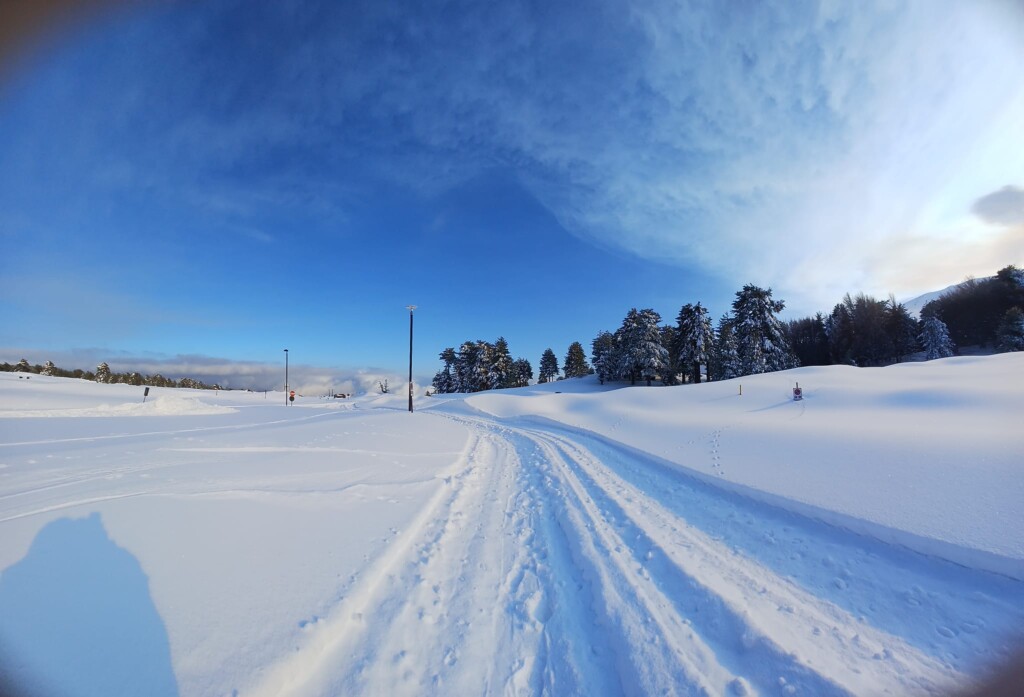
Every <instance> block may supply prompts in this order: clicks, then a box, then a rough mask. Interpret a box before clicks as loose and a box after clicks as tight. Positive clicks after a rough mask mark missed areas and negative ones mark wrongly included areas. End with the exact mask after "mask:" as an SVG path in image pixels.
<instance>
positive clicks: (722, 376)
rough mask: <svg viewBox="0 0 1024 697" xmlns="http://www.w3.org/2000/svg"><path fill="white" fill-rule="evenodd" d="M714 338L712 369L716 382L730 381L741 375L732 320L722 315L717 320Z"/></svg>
mask: <svg viewBox="0 0 1024 697" xmlns="http://www.w3.org/2000/svg"><path fill="white" fill-rule="evenodd" d="M716 334H717V336H716V338H715V353H714V362H713V365H714V369H713V370H712V372H713V373H714V375H715V379H716V380H731V379H732V378H738V377H739V376H740V375H742V374H743V373H742V366H741V365H740V355H739V352H738V351H737V350H736V333H735V331H734V330H733V326H732V318H731V317H730V316H729V315H727V314H726V315H722V317H721V319H719V320H718V330H717V332H716Z"/></svg>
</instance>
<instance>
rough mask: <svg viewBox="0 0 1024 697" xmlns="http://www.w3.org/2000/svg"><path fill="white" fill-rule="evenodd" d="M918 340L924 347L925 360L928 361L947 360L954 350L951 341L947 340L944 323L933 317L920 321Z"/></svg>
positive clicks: (947, 331)
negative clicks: (934, 359) (935, 359)
mask: <svg viewBox="0 0 1024 697" xmlns="http://www.w3.org/2000/svg"><path fill="white" fill-rule="evenodd" d="M918 338H919V339H920V340H921V346H922V347H924V357H925V360H928V361H930V360H932V359H933V358H948V357H949V356H952V355H953V353H954V351H955V350H956V347H955V346H954V345H953V340H952V339H950V338H949V329H948V328H947V327H946V323H945V322H943V321H942V320H941V319H939V318H938V317H937V316H935V315H930V316H928V317H925V318H924V319H923V320H921V335H920V337H918Z"/></svg>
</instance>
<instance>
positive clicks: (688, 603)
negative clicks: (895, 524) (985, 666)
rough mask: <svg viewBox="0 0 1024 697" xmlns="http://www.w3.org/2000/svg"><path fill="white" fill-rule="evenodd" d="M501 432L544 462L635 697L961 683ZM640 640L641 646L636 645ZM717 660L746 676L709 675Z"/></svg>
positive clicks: (896, 642)
mask: <svg viewBox="0 0 1024 697" xmlns="http://www.w3.org/2000/svg"><path fill="white" fill-rule="evenodd" d="M482 423H484V424H486V423H488V422H486V421H484V422H482ZM503 430H505V431H507V432H508V433H511V434H514V436H515V437H518V438H523V439H527V440H529V441H532V442H533V443H535V444H536V445H537V446H538V447H540V448H541V449H542V450H544V451H545V452H546V457H545V458H544V459H545V460H546V464H545V465H543V466H544V467H546V468H547V470H548V472H549V473H551V477H552V479H554V480H556V481H557V482H558V483H559V484H560V485H561V491H555V492H554V493H556V495H558V496H561V497H562V498H564V499H565V506H564V514H565V515H566V517H567V518H569V519H571V521H572V524H573V527H574V528H575V531H576V533H577V534H578V535H579V536H580V538H581V540H584V541H582V542H581V547H585V546H587V542H586V541H585V538H586V537H590V538H591V539H590V543H589V544H590V545H592V546H591V548H590V550H589V553H588V554H585V555H583V556H584V557H589V562H588V563H589V564H590V566H591V567H592V570H593V572H594V573H595V574H596V575H598V576H599V577H601V578H602V584H603V586H604V587H605V592H606V593H607V597H608V598H609V599H611V600H612V605H613V606H614V609H613V612H615V613H617V614H618V617H617V618H616V619H617V621H618V623H619V629H620V630H621V631H622V632H623V633H624V634H627V635H631V639H632V641H628V642H627V643H628V644H629V645H628V646H624V648H625V651H626V652H627V653H629V654H630V661H632V662H633V663H634V665H636V666H641V667H642V668H638V670H639V671H640V673H639V679H640V680H641V682H644V681H648V682H645V683H644V689H643V691H644V692H647V693H650V692H653V691H661V690H663V689H665V690H668V691H675V690H677V689H678V688H679V685H678V684H670V685H667V686H666V685H663V684H662V681H663V679H664V676H665V675H666V674H673V672H674V674H675V675H678V674H680V673H681V674H682V675H685V676H686V678H687V679H688V680H690V681H691V689H692V687H695V686H699V687H700V689H701V690H703V691H707V692H708V693H710V694H724V693H726V692H727V691H731V692H733V693H736V694H749V693H751V692H753V691H754V690H756V689H759V690H764V691H765V692H779V691H780V690H781V691H782V692H783V693H790V694H791V693H793V692H795V691H797V690H799V691H801V692H804V693H810V694H848V693H850V694H866V693H870V694H884V693H887V692H890V691H896V692H898V693H900V694H907V693H922V692H923V693H937V692H941V691H943V690H944V689H947V688H948V687H949V686H950V685H951V684H954V683H956V682H959V681H961V680H962V676H960V675H959V674H958V673H957V672H956V671H954V670H952V669H951V668H949V667H948V666H946V665H943V664H942V663H941V662H939V661H937V660H935V659H934V658H932V657H930V656H928V655H926V654H923V653H922V652H920V651H918V650H917V649H915V648H914V647H912V646H910V645H908V644H907V643H906V642H905V641H903V640H902V639H900V638H898V637H894V636H891V635H889V634H887V633H885V632H883V631H880V630H878V629H876V628H874V627H871V626H870V625H868V624H866V623H864V622H862V621H860V620H858V619H857V618H855V617H853V616H852V615H850V614H849V613H848V612H846V611H845V610H843V609H841V608H838V607H836V606H835V605H833V604H832V603H830V602H828V601H825V600H822V599H820V598H817V597H815V596H814V595H812V594H811V593H808V592H806V591H804V590H802V589H800V588H798V587H797V586H795V585H794V584H792V583H791V582H790V581H788V580H786V579H783V578H780V577H778V576H777V575H776V574H774V573H773V572H772V571H770V570H769V569H766V568H764V567H763V566H761V565H760V564H758V563H757V562H755V561H752V560H750V559H746V558H744V557H743V556H741V555H739V554H737V553H736V552H735V551H734V550H733V549H731V548H729V547H727V546H725V545H723V544H721V543H719V542H717V541H715V540H713V539H712V538H711V537H710V536H708V535H707V534H705V533H703V532H702V531H700V530H698V529H696V528H693V527H692V526H691V525H689V524H688V523H687V522H686V521H685V520H683V519H681V518H679V517H678V516H677V515H675V514H673V513H671V512H669V511H667V510H665V509H664V508H663V507H662V506H661V505H660V504H659V503H657V502H656V501H654V500H653V499H651V498H650V497H648V496H647V495H646V494H645V493H644V492H643V491H641V490H639V489H637V488H636V487H633V486H632V485H630V484H628V483H626V482H625V481H623V480H622V479H621V478H619V477H617V476H616V475H615V474H614V473H613V472H612V471H611V470H610V469H608V468H607V467H605V466H604V465H602V464H601V462H600V461H599V460H598V459H597V458H594V457H593V456H592V455H590V454H589V452H588V451H587V450H586V449H585V448H584V447H582V446H581V445H579V444H578V443H576V442H574V441H572V440H571V439H570V438H567V437H565V436H556V435H554V434H551V433H549V432H546V431H544V430H542V429H536V428H512V427H507V428H503ZM520 447H522V446H520ZM580 561H581V562H587V560H586V559H580ZM624 608H643V609H644V610H645V612H647V613H648V618H649V622H648V624H649V625H657V626H656V631H655V629H651V628H645V627H643V626H642V625H637V624H636V622H635V619H634V618H630V617H626V615H628V614H629V613H630V611H629V610H628V609H624ZM688 615H689V616H692V617H688ZM690 628H692V631H691V630H690ZM694 632H696V634H695V633H694ZM645 633H646V635H647V637H646V641H643V642H638V641H636V639H637V638H640V637H643V636H644V634H645ZM659 642H668V643H670V644H672V648H673V650H674V652H675V654H676V655H677V656H678V660H676V661H675V662H673V660H672V657H671V656H670V654H671V652H663V653H662V655H661V656H660V657H659V656H657V655H653V654H652V652H651V650H650V649H649V646H650V645H651V644H657V643H659ZM705 642H706V643H705ZM641 646H647V647H648V648H647V649H641V648H640V647H641ZM812 656H813V658H812ZM719 658H720V659H721V661H722V662H724V663H726V664H727V665H728V666H731V667H733V668H735V669H736V671H737V672H746V673H747V675H744V676H742V677H741V676H739V675H734V674H732V673H731V672H730V671H729V670H727V669H726V668H725V667H723V666H721V665H717V663H718V659H719ZM652 668H653V669H652Z"/></svg>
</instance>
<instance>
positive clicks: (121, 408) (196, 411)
mask: <svg viewBox="0 0 1024 697" xmlns="http://www.w3.org/2000/svg"><path fill="white" fill-rule="evenodd" d="M235 411H237V409H234V408H232V407H225V406H219V405H216V404H207V403H206V402H204V401H202V400H201V399H198V398H196V397H169V396H167V397H157V398H155V399H151V400H147V401H146V402H144V403H141V404H99V405H97V406H95V407H84V408H78V409H31V410H27V411H12V412H4V413H3V416H4V417H6V418H39V417H79V416H83V417H102V416H185V415H188V416H206V415H211V414H232V413H234V412H235Z"/></svg>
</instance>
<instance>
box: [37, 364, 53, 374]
mask: <svg viewBox="0 0 1024 697" xmlns="http://www.w3.org/2000/svg"><path fill="white" fill-rule="evenodd" d="M55 370H57V366H55V365H54V364H53V361H46V365H44V366H43V369H42V370H41V371H39V374H40V375H53V373H54V371H55Z"/></svg>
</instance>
